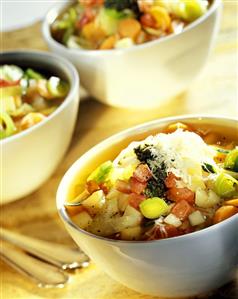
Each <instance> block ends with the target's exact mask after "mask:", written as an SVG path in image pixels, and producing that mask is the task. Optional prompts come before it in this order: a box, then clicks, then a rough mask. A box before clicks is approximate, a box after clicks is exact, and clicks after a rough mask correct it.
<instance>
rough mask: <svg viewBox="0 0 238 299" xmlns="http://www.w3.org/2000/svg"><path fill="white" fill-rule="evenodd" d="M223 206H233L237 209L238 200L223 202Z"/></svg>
mask: <svg viewBox="0 0 238 299" xmlns="http://www.w3.org/2000/svg"><path fill="white" fill-rule="evenodd" d="M223 204H224V205H226V206H227V205H229V206H235V207H237V208H238V198H234V199H229V200H225V201H224V203H223Z"/></svg>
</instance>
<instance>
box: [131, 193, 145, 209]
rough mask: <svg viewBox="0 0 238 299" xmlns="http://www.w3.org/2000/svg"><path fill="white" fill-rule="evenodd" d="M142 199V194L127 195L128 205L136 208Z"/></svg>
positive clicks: (143, 197)
mask: <svg viewBox="0 0 238 299" xmlns="http://www.w3.org/2000/svg"><path fill="white" fill-rule="evenodd" d="M143 200H145V196H144V195H142V194H136V193H131V194H130V195H129V197H128V203H129V205H130V206H132V207H133V208H135V209H137V210H139V205H140V203H141V202H142V201H143Z"/></svg>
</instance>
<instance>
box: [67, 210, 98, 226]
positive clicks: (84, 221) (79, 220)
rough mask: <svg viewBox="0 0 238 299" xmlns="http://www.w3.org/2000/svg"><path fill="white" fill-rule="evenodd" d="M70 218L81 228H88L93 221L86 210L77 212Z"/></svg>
mask: <svg viewBox="0 0 238 299" xmlns="http://www.w3.org/2000/svg"><path fill="white" fill-rule="evenodd" d="M72 219H73V221H74V223H75V224H76V225H78V226H79V227H80V228H82V229H86V228H88V227H89V225H90V224H91V223H92V221H93V219H92V217H91V216H90V215H89V214H88V212H86V211H83V212H81V213H79V214H78V215H76V216H74V217H72Z"/></svg>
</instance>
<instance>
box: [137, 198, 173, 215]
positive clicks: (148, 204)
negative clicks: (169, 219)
mask: <svg viewBox="0 0 238 299" xmlns="http://www.w3.org/2000/svg"><path fill="white" fill-rule="evenodd" d="M140 211H141V213H142V215H143V216H144V217H146V218H149V219H155V218H158V217H160V216H162V215H164V214H167V213H168V211H169V206H168V205H167V203H166V202H165V201H164V200H163V199H162V198H159V197H152V198H148V199H146V200H144V201H142V202H141V203H140Z"/></svg>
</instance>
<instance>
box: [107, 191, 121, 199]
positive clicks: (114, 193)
mask: <svg viewBox="0 0 238 299" xmlns="http://www.w3.org/2000/svg"><path fill="white" fill-rule="evenodd" d="M120 194H121V192H120V191H118V190H117V189H114V188H112V189H111V190H110V191H109V193H108V194H107V196H106V198H107V199H108V200H110V199H113V198H118V197H119V196H120Z"/></svg>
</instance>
